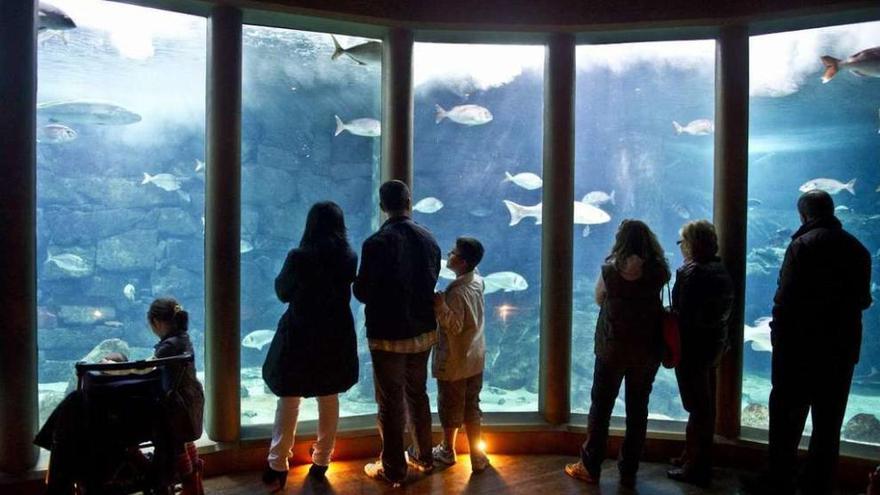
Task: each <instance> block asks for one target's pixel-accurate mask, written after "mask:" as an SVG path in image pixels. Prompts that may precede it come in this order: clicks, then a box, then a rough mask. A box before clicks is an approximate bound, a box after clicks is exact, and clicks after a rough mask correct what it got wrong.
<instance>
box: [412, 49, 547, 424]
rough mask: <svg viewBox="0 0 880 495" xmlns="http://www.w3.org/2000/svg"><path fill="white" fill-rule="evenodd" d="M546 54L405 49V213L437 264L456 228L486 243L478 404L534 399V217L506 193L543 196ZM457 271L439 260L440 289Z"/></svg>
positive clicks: (523, 201) (537, 302)
mask: <svg viewBox="0 0 880 495" xmlns="http://www.w3.org/2000/svg"><path fill="white" fill-rule="evenodd" d="M543 63H544V48H543V47H540V46H517V45H474V44H454V45H453V44H438V43H416V45H415V49H414V55H413V65H414V69H413V78H414V83H413V84H414V98H413V100H414V105H413V106H414V112H413V204H414V207H413V218H414V219H415V221H416V222H419V223H420V224H423V225H425V226H426V227H428V228H429V229H430V230H431V231H432V232H433V233H434V236H435V237H436V238H437V242H438V244H439V245H440V249H441V253H443V254H442V258H443V263H442V266H443V267H445V266H446V265H445V260H446V258H447V257H448V254H447V253H449V251H451V250H452V249H453V248H454V247H455V239H456V238H458V237H460V236H471V237H476V238H477V239H479V240H480V242H481V243H482V244H483V247H484V249H485V253H484V255H483V260H482V262H481V263H480V265H479V267H478V268H477V270H478V272H479V273H480V275H481V276H482V277H483V281H484V283H485V294H484V300H485V328H484V331H485V338H486V364H485V371H484V373H483V391H482V393H481V394H480V408H481V409H482V410H483V411H537V410H538V361H539V348H540V347H539V339H540V334H541V331H540V307H541V226H540V225H536V224H535V218H534V217H532V218H524V217H522V216H521V215H520V214H519V210H516V209H515V208H516V207H515V206H507V205H514V204H516V205H523V206H534V205H539V204H540V203H541V194H542V189H541V178H540V177H541V169H542V165H541V164H542V132H543V99H544V89H543V88H544V85H543ZM511 178H512V179H511ZM511 208H514V210H511ZM454 279H455V274H454V273H452V272H451V271H450V270H449V269H445V268H444V269H441V271H440V280H439V283H438V289H440V290H443V289H445V288H446V286H447V285H448V284H449V282H451V281H452V280H454ZM428 386H429V396H430V398H431V403H432V409H433V410H435V411H436V402H435V401H436V381H435V380H433V379H432V380H429V384H428Z"/></svg>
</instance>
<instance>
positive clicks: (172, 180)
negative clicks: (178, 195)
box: [141, 172, 183, 191]
mask: <svg viewBox="0 0 880 495" xmlns="http://www.w3.org/2000/svg"><path fill="white" fill-rule="evenodd" d="M141 184H153V185H154V186H156V187H158V188H159V189H162V190H165V191H177V190H178V189H180V186H181V185H182V184H183V179H181V178H180V177H178V176H176V175H173V174H156V175H150V174H148V173H146V172H144V180H142V181H141Z"/></svg>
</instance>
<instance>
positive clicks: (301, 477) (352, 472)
mask: <svg viewBox="0 0 880 495" xmlns="http://www.w3.org/2000/svg"><path fill="white" fill-rule="evenodd" d="M490 457H491V459H492V468H490V469H489V470H487V471H486V472H484V473H482V474H479V475H471V468H470V461H469V459H468V456H467V455H462V456H459V457H458V463H457V464H455V465H454V466H451V467H449V468H446V469H442V470H437V471H435V472H434V473H432V474H429V475H413V474H411V475H410V478H409V479H408V482H407V483H406V484H405V485H404V486H403V487H402V488H398V489H393V488H391V487H390V486H388V485H386V484H384V483H381V482H378V481H374V480H371V479H369V478H367V477H366V476H365V475H364V472H363V467H364V464H365V462H367V461H365V460H358V461H347V462H336V463H333V465H332V466H330V470H329V471H328V473H327V480H326V482H324V483H320V482H317V483H316V482H313V481H311V480H309V479H308V478H307V476H306V473H307V472H308V468H309V466H308V465H305V466H297V467H295V468H293V469H291V470H290V475H289V476H288V478H287V487H286V488H285V489H284V490H283V491H277V492H276V493H277V494H279V495H281V494H285V495H286V494H358V495H367V494H384V493H394V494H400V493H407V494H412V495H421V494H429V493H430V494H459V493H462V494H503V493H517V494H527V495H532V494H534V495H557V494H605V495H610V494H618V493H619V494H631V493H641V494H649V495H689V494H698V493H707V494H740V493H744V492H743V491H742V490H741V489H740V487H739V483H738V481H737V475H736V474H735V473H733V472H731V471H727V470H716V481H715V483H714V484H713V486H712V488H711V489H708V490H703V489H699V488H696V487H693V486H690V485H686V484H682V483H677V482H674V481H671V480H669V479H667V478H666V469H668V467H669V466H666V465H662V464H651V463H643V464H642V465H641V468H640V470H639V480H638V485H637V486H636V490H630V489H626V488H623V487H620V485H618V483H617V480H618V476H617V468H616V463H614V462H612V461H606V462H605V466H604V467H605V469H604V470H603V471H602V482H601V484H600V485H599V486H590V485H587V484H586V483H584V482H582V481H579V480H575V479H572V478H570V477H568V476H567V475H566V474H565V473H564V472H563V467H564V466H565V464H566V463H568V462H575V461H576V460H577V459H576V458H574V457H566V456H552V455H542V456H505V455H492V456H490ZM410 471H412V470H410ZM205 491H206V493H209V494H212V495H213V494H218V495H239V494H241V495H244V494H255V493H268V492H269V491H270V490H267V489H266V487H265V486H264V485H263V484H262V482H261V481H260V473H247V474H238V475H232V476H219V477H216V478H211V479H209V480H207V481H206V483H205Z"/></svg>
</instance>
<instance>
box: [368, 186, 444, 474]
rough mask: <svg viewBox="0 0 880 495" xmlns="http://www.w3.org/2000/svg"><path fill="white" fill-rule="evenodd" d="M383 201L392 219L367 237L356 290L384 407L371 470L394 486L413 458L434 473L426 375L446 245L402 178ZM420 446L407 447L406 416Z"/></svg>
mask: <svg viewBox="0 0 880 495" xmlns="http://www.w3.org/2000/svg"><path fill="white" fill-rule="evenodd" d="M379 202H380V203H379V204H380V206H381V207H382V211H384V212H385V213H386V214H387V215H388V220H387V221H386V222H385V223H384V224H383V225H382V227H381V228H379V231H378V232H376V233H375V234H373V235H372V236H370V237H369V238H368V239H367V240H366V241H364V245H363V252H362V254H361V266H360V271H359V272H358V275H357V279H356V280H355V282H354V295H355V297H357V298H358V300H360V301H361V302H362V303H364V304H365V305H366V308H365V312H366V317H367V318H366V326H367V340H368V342H369V346H370V355H371V357H372V359H373V380H374V382H375V388H376V402H377V403H378V406H379V414H378V423H379V433H380V434H381V435H382V455H381V460H380V461H378V462H373V463H370V464H367V465H366V466H365V467H364V472H366V474H367V476H369V477H371V478H374V479H381V480H384V481H387V482H389V483H391V484H392V485H397V484H400V483H401V482H402V481H403V479H404V478H406V472H407V462H409V464H410V465H412V466H413V467H414V468H416V469H418V470H420V471H424V472H428V471H431V470H432V469H433V457H432V455H431V446H432V444H431V410H430V406H429V404H428V394H427V390H426V382H427V379H428V356H429V355H430V353H431V347H433V346H434V344H435V343H436V342H437V320H436V318H435V317H434V306H433V298H434V288H435V286H436V284H437V276H438V274H439V273H440V247H439V246H438V245H437V241H435V240H434V236H433V235H431V232H430V231H428V229H426V228H424V227H422V226H421V225H418V224H416V223H415V222H413V221H412V219H411V218H410V215H411V207H412V199H411V197H410V192H409V188H408V187H407V186H406V184H405V183H403V182H401V181H397V180H392V181H388V182H386V183H384V184H382V187H381V188H380V189H379ZM406 419H409V421H410V425H409V426H410V428H409V429H410V431H411V432H412V435H413V440H414V445H413V446H411V447H410V448H409V449H408V450H407V451H406V455H405V454H404V439H403V431H404V422H405V420H406Z"/></svg>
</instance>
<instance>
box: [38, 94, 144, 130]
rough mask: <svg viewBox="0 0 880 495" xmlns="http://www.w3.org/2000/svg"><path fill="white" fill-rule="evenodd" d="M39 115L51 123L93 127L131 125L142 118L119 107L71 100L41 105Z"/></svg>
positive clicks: (104, 103)
mask: <svg viewBox="0 0 880 495" xmlns="http://www.w3.org/2000/svg"><path fill="white" fill-rule="evenodd" d="M37 115H39V116H42V117H45V118H48V119H49V121H51V122H66V123H68V124H92V125H129V124H135V123H137V122H140V121H141V116H140V115H138V114H137V113H135V112H132V111H131V110H128V109H126V108H123V107H121V106H119V105H116V104H113V103H108V102H104V101H96V100H69V101H53V102H46V103H40V104H38V105H37Z"/></svg>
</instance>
